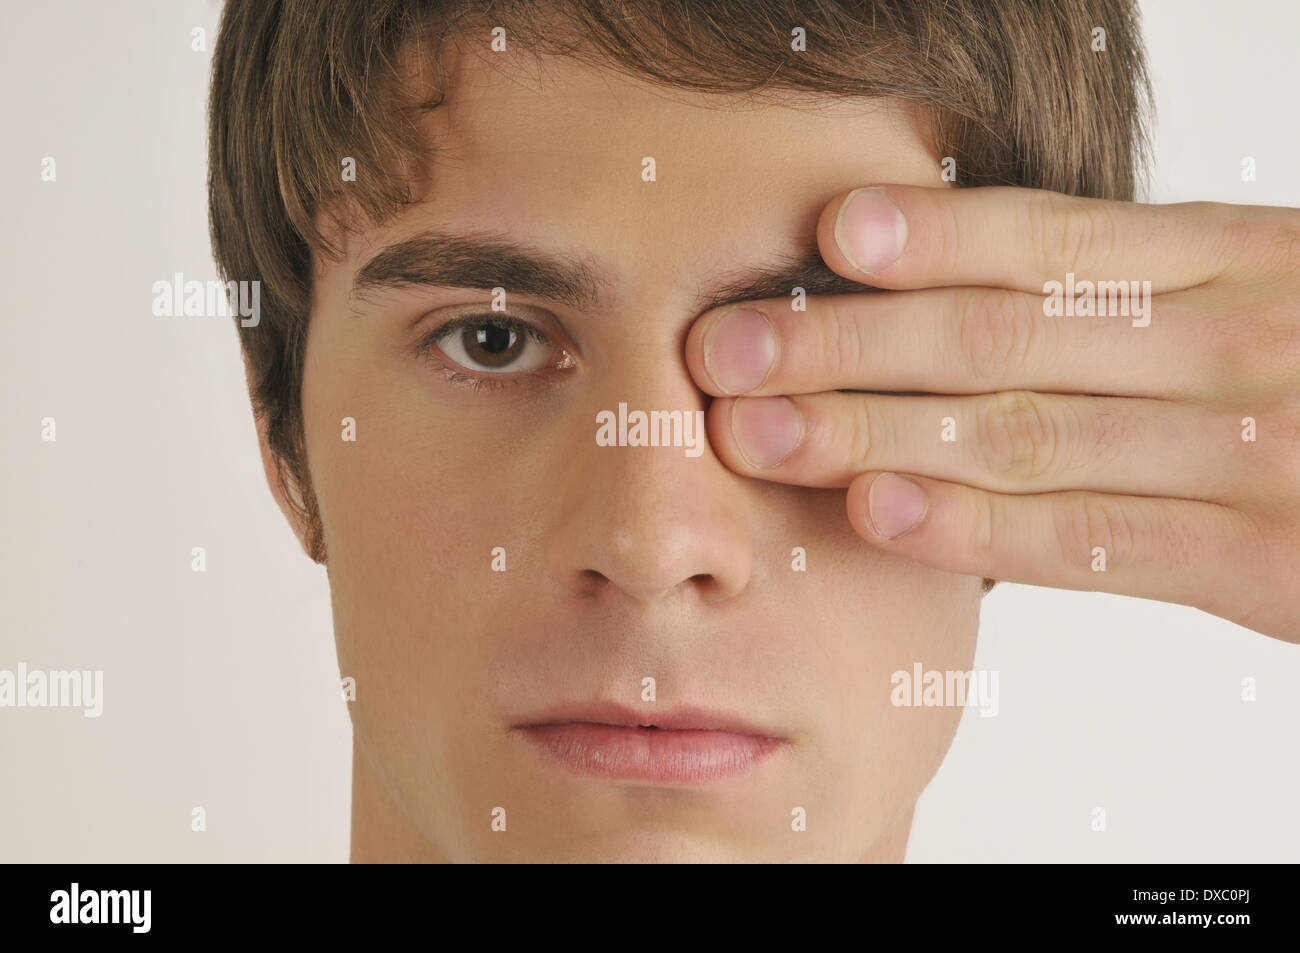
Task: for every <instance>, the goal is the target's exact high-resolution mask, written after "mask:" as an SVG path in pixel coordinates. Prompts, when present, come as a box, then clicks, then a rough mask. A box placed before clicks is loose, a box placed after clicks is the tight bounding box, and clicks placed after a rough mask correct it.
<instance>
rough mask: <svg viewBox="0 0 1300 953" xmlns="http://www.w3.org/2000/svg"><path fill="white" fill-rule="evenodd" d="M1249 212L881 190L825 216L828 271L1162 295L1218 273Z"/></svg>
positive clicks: (895, 282)
mask: <svg viewBox="0 0 1300 953" xmlns="http://www.w3.org/2000/svg"><path fill="white" fill-rule="evenodd" d="M1243 215H1244V213H1243V212H1242V211H1241V210H1240V209H1238V208H1237V207H1235V206H1232V205H1226V204H1219V203H1213V202H1184V203H1179V204H1175V205H1142V204H1138V203H1135V202H1112V201H1108V200H1105V199H1093V198H1081V197H1078V196H1069V195H1062V194H1060V193H1057V192H1047V191H1043V190H1040V189H1022V188H1013V187H1003V186H996V187H989V188H973V189H951V188H926V187H923V186H914V185H882V186H873V187H869V188H865V189H855V190H853V191H852V192H848V193H845V194H844V195H842V196H839V197H837V198H836V199H835V200H833V201H832V202H831V203H830V204H829V205H827V206H826V208H825V209H823V211H822V214H821V217H820V219H819V220H818V224H817V240H818V245H819V246H820V249H821V254H822V257H823V258H824V259H825V261H826V264H827V265H829V266H830V267H831V268H832V269H834V270H835V271H836V272H838V273H839V274H841V275H844V276H846V277H850V278H859V279H860V280H862V281H863V282H864V283H868V284H871V285H873V286H875V287H879V288H892V289H904V288H936V287H948V286H953V285H987V286H994V287H1000V288H1009V289H1013V290H1019V291H1024V292H1026V293H1037V294H1042V293H1043V290H1044V289H1043V286H1044V284H1045V283H1046V282H1049V281H1057V282H1064V281H1065V280H1066V275H1067V274H1070V273H1072V274H1073V275H1074V276H1075V280H1076V281H1082V280H1089V281H1098V280H1104V281H1124V282H1129V281H1136V282H1138V283H1139V289H1140V288H1141V282H1144V281H1149V282H1150V290H1151V293H1152V294H1162V293H1165V292H1169V291H1177V290H1179V289H1182V288H1189V287H1192V286H1193V285H1198V284H1201V283H1202V282H1205V281H1208V280H1210V279H1212V278H1214V277H1215V276H1216V275H1217V274H1219V273H1220V272H1221V271H1222V270H1223V268H1224V262H1225V261H1226V260H1231V259H1232V257H1233V256H1234V254H1235V252H1236V249H1235V248H1234V247H1233V242H1234V240H1236V239H1239V238H1240V237H1241V235H1242V234H1243V228H1242V226H1241V223H1242V222H1243Z"/></svg>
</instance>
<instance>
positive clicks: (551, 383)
mask: <svg viewBox="0 0 1300 953" xmlns="http://www.w3.org/2000/svg"><path fill="white" fill-rule="evenodd" d="M511 55H512V56H513V55H514V54H511ZM448 76H449V81H450V87H451V89H452V90H453V95H452V96H451V97H450V99H449V101H448V103H447V104H446V105H444V106H443V107H441V108H440V109H438V110H436V111H434V112H433V113H431V114H430V115H429V117H428V120H427V123H428V124H427V128H426V131H427V133H428V135H429V136H430V138H431V141H435V142H437V143H438V144H439V146H440V148H442V149H443V150H445V151H444V153H443V155H442V156H441V159H440V161H439V162H438V163H437V164H436V165H435V167H434V168H433V169H432V170H431V174H430V175H429V176H428V179H427V188H425V189H424V190H423V192H422V194H420V195H419V197H418V198H419V201H418V202H416V203H415V204H414V205H412V206H409V207H407V208H405V209H404V210H403V211H402V212H401V214H400V215H399V216H397V217H396V218H394V219H392V220H390V221H388V222H385V223H384V224H383V225H370V224H367V225H365V226H364V227H361V228H359V229H358V230H357V231H356V232H355V233H353V234H351V235H349V236H348V237H347V240H346V244H345V248H344V254H343V256H342V257H341V259H340V260H338V261H327V260H319V261H318V267H317V272H316V275H315V280H314V286H313V311H312V315H311V329H310V333H309V340H308V344H307V354H306V363H305V372H304V380H303V395H302V396H303V405H304V412H305V419H306V426H305V438H306V447H307V457H308V460H309V468H310V477H311V480H312V483H313V486H314V490H315V493H316V497H317V500H318V503H319V506H320V515H321V522H322V526H323V531H324V538H325V542H326V546H327V548H328V573H329V580H330V589H331V594H332V603H333V610H334V621H335V635H336V643H337V650H338V657H339V664H340V671H341V674H342V675H343V676H345V677H351V678H354V679H355V680H356V692H357V696H356V700H355V701H353V702H351V703H350V704H349V710H350V713H351V716H352V720H353V726H354V738H355V742H354V752H355V754H354V766H353V775H354V785H353V794H354V796H353V832H352V857H353V860H355V861H380V860H383V861H390V860H428V861H457V862H460V861H479V860H507V861H541V860H546V861H579V860H586V861H793V860H832V861H862V860H865V861H901V860H902V859H903V854H904V851H905V848H906V841H907V834H908V830H909V828H910V825H911V819H912V813H913V808H914V806H915V803H916V800H917V797H918V796H919V795H920V793H921V791H922V790H923V789H924V787H925V786H926V784H927V783H928V782H929V780H930V778H931V777H932V776H933V774H934V772H935V770H936V769H937V767H938V765H939V763H940V762H941V761H942V759H943V756H944V754H945V753H946V751H947V749H948V746H949V744H950V743H951V740H952V737H953V734H954V732H955V729H956V725H957V722H958V719H959V717H960V714H961V712H960V710H959V709H956V708H937V707H917V708H911V707H895V706H894V705H892V704H891V701H890V694H891V683H890V676H891V674H892V673H893V672H895V671H899V670H908V671H910V670H911V668H912V666H913V664H914V663H916V662H920V663H921V664H922V665H923V666H924V667H925V668H926V669H932V670H941V671H948V670H953V671H964V670H967V669H969V668H970V667H971V662H972V658H973V654H974V647H975V637H976V631H977V626H978V613H979V601H980V595H979V593H980V577H979V576H978V575H977V574H973V573H965V572H952V571H948V570H943V569H935V568H931V567H928V566H925V565H922V564H921V563H918V562H916V561H914V560H912V559H909V558H907V557H906V556H902V555H898V554H894V553H890V552H887V551H885V550H884V549H882V548H878V547H874V546H871V545H867V544H865V543H864V542H863V539H862V538H861V537H860V536H859V534H858V532H857V531H856V528H855V526H854V525H853V524H852V523H851V522H850V521H848V520H846V519H845V518H844V505H845V494H844V492H843V490H842V489H834V488H809V487H801V486H792V485H786V484H784V483H781V482H776V481H772V480H766V479H753V478H752V477H751V476H750V475H747V474H743V473H739V472H736V470H735V469H734V468H733V467H731V466H729V465H728V464H729V461H728V460H727V459H726V456H725V453H726V451H725V449H724V450H723V451H721V452H720V451H718V450H717V449H716V448H712V447H706V448H705V451H704V453H703V454H702V455H701V456H698V457H694V458H692V457H688V456H686V455H685V454H684V453H683V451H682V449H681V448H678V447H658V448H653V447H605V446H598V445H597V443H596V440H595V434H596V424H595V419H596V414H597V413H598V412H599V411H602V410H614V409H616V408H617V407H618V404H619V403H620V402H626V403H627V404H628V406H629V408H631V409H643V410H652V409H660V410H673V409H677V410H683V411H687V410H690V411H694V410H697V409H708V407H709V404H710V400H709V398H708V396H707V395H706V394H705V393H704V392H703V390H702V388H701V386H700V385H699V383H698V381H696V380H693V379H692V376H691V373H690V370H689V369H688V365H687V362H686V361H684V360H683V358H682V355H683V354H684V353H685V351H684V349H685V347H686V344H687V338H688V333H689V332H690V331H691V327H692V323H693V322H694V321H695V320H696V318H698V317H699V316H700V310H699V308H698V306H697V304H696V292H697V290H698V289H699V288H700V287H701V286H706V287H707V286H710V285H712V284H713V283H714V282H715V281H716V280H717V278H718V276H719V275H721V274H723V273H726V272H731V271H734V270H738V269H741V268H747V267H751V266H754V265H759V264H765V263H770V262H772V261H773V260H775V259H778V258H781V257H783V256H791V255H796V254H797V253H798V252H799V251H801V250H803V251H807V250H810V249H812V248H814V247H815V243H816V241H817V237H818V223H819V219H820V216H821V215H822V214H823V210H824V209H825V208H826V206H827V204H828V203H829V202H831V201H832V200H833V199H834V198H835V197H836V196H837V195H842V194H844V193H845V192H846V191H847V190H849V189H851V188H852V187H854V186H856V185H857V184H858V183H859V182H861V181H862V180H863V179H864V178H865V179H867V180H883V181H891V182H901V183H911V184H916V185H922V184H927V183H934V182H936V181H937V180H938V170H939V167H940V159H939V157H938V156H937V155H935V154H934V152H933V150H931V149H930V148H929V147H928V146H927V145H926V143H925V142H924V140H923V138H922V136H921V135H920V133H919V132H918V128H919V127H918V123H917V121H916V120H917V117H916V116H915V115H913V114H912V113H910V112H909V111H908V110H907V109H905V108H903V107H902V106H901V105H899V104H890V103H880V102H859V103H854V104H850V105H844V104H840V105H835V106H832V105H831V104H829V103H825V102H819V101H817V100H813V99H810V100H808V101H807V102H806V103H803V104H801V107H802V108H796V107H793V106H791V105H788V104H784V105H771V104H765V103H759V102H755V101H751V100H748V99H745V98H742V97H737V96H719V95H704V94H696V93H687V92H684V91H680V90H674V91H672V92H671V93H669V92H666V91H664V90H662V89H656V88H655V87H652V86H650V85H648V84H643V83H641V82H638V81H634V80H629V79H626V78H624V77H621V76H618V75H616V74H614V73H611V72H608V71H598V70H594V69H589V68H586V67H582V66H579V65H577V64H575V63H573V62H572V61H568V60H550V61H548V62H546V63H545V69H544V70H539V69H537V68H536V64H535V63H531V62H530V63H524V64H520V63H517V62H514V61H512V60H507V59H505V58H504V56H501V57H497V58H494V59H492V60H491V62H488V61H487V60H486V59H485V58H484V57H481V56H474V55H463V56H456V57H453V58H452V60H451V61H450V62H449V64H448ZM786 99H787V102H788V101H789V97H786ZM647 155H649V156H653V157H654V158H655V160H656V163H657V173H658V178H657V181H654V182H645V181H642V178H641V170H642V165H641V160H642V157H644V156H647ZM435 227H436V228H440V229H449V228H457V229H480V230H490V231H492V232H494V233H504V234H506V235H508V236H510V237H511V238H513V239H515V240H518V241H522V242H526V243H528V244H529V245H531V246H535V247H537V248H540V249H543V250H545V251H548V252H553V253H560V252H567V253H571V254H576V255H584V256H588V257H590V258H592V259H593V260H594V261H595V262H596V264H597V266H598V267H599V268H600V269H601V270H602V271H603V272H605V274H606V278H607V282H608V286H607V291H608V298H607V300H606V301H604V302H603V304H602V306H601V307H600V308H599V309H598V310H583V309H578V308H575V307H572V306H570V305H568V304H566V303H563V302H559V301H551V300H545V299H536V298H531V297H529V296H526V295H514V294H510V290H509V288H508V287H507V308H506V313H507V314H511V315H514V316H516V317H518V318H519V319H521V320H527V321H529V322H531V323H533V324H535V325H536V326H537V327H538V329H539V330H540V331H541V332H542V333H543V334H545V335H546V336H547V337H548V338H549V339H550V341H551V342H553V344H554V345H555V346H556V354H557V355H561V354H567V355H568V357H567V359H563V360H558V361H557V362H555V365H554V366H548V367H545V368H542V369H539V370H530V371H527V372H521V373H515V374H510V375H507V376H509V377H510V378H511V379H512V380H511V382H510V386H504V387H496V388H492V387H486V386H483V385H481V384H480V385H479V386H477V387H476V386H474V385H472V384H467V383H466V382H463V381H461V382H457V381H453V380H449V379H448V377H447V374H446V373H445V371H444V370H443V369H440V368H439V367H438V366H437V364H436V363H435V362H434V361H431V360H430V359H429V358H428V357H427V356H421V355H419V354H418V353H417V352H416V346H417V344H418V343H419V341H420V340H421V339H423V338H424V337H425V336H427V335H428V333H429V332H430V331H431V330H433V329H434V328H436V327H438V326H439V325H440V324H441V323H442V322H445V321H446V320H448V319H449V318H450V317H451V316H452V309H455V313H456V314H457V315H459V314H461V313H463V312H464V311H466V310H470V309H469V308H466V307H465V306H473V308H472V310H473V311H475V312H478V313H484V312H487V311H488V305H489V302H490V297H489V295H488V293H487V292H486V291H485V290H482V289H478V288H430V287H410V288H404V289H399V290H389V291H384V292H382V293H378V294H375V295H372V296H370V297H368V298H367V299H366V300H364V301H356V300H352V299H351V298H350V297H349V291H350V286H351V282H352V280H353V278H354V276H355V275H356V274H357V273H358V271H359V270H360V269H361V268H362V267H363V266H364V265H365V264H366V263H367V262H368V261H369V260H370V259H372V258H373V257H374V256H375V255H376V254H378V253H379V252H380V251H381V250H382V249H383V248H384V247H386V246H388V245H390V244H391V243H392V242H394V241H397V240H399V239H402V238H406V237H411V236H415V235H419V234H421V233H422V232H424V231H425V230H427V229H430V228H435ZM484 277H485V280H486V281H487V283H488V287H491V285H493V284H497V283H498V282H497V281H496V280H495V278H494V276H490V275H489V276H484ZM810 300H811V299H810ZM490 317H491V315H490V314H489V315H488V319H489V320H490ZM436 360H438V361H441V362H442V364H443V365H444V366H445V365H446V363H447V361H448V355H447V354H445V353H444V354H439V355H437V356H436ZM566 362H567V364H566ZM458 373H461V374H462V375H466V374H477V372H475V371H473V370H466V369H464V368H461V369H459V370H458ZM478 376H483V377H486V376H488V375H482V374H479V375H478ZM714 405H715V407H716V406H717V403H716V402H715V404H714ZM344 417H351V418H354V419H355V421H356V440H355V442H349V441H345V440H343V439H341V436H340V434H341V426H340V421H341V420H342V418H344ZM711 435H713V434H711ZM263 459H264V461H265V462H266V464H267V471H268V479H269V480H270V481H271V485H272V489H273V491H274V492H275V493H276V495H277V498H278V499H279V500H280V501H281V505H282V508H284V509H285V511H286V515H288V516H289V518H290V519H291V521H292V520H293V514H292V511H291V510H290V509H289V507H288V506H287V505H286V489H285V487H283V486H282V485H281V484H280V483H279V481H278V479H277V478H276V475H275V469H274V467H273V465H272V464H273V461H272V460H271V457H270V454H269V451H268V450H267V449H266V447H265V441H264V440H263ZM295 529H296V531H297V532H298V533H299V536H300V538H302V536H303V534H304V528H303V527H302V526H301V525H295ZM498 546H500V547H504V549H505V551H506V556H507V571H505V572H493V571H491V565H492V550H493V547H498ZM795 547H803V548H804V549H805V550H806V552H807V571H806V572H795V571H793V569H792V550H793V549H794V548H795ZM646 676H652V677H654V678H655V679H656V681H657V701H656V702H643V701H642V700H641V685H642V678H644V677H646ZM598 699H608V700H613V701H617V702H620V703H623V704H625V705H628V706H631V707H633V708H636V709H638V710H639V711H645V713H646V715H647V718H650V717H652V714H653V711H654V708H655V706H656V705H658V706H661V707H662V706H671V705H697V706H704V707H708V708H713V709H719V710H724V711H728V712H731V713H733V714H735V715H738V716H740V717H743V718H746V719H748V720H750V721H757V722H760V723H762V724H764V725H767V726H771V727H773V728H774V729H776V730H778V731H779V733H780V734H781V735H782V736H783V737H785V738H786V740H787V743H786V744H785V745H784V746H783V747H782V749H781V750H780V751H778V752H777V753H775V754H774V755H773V756H771V757H770V758H768V759H767V760H765V761H763V762H761V763H760V764H758V765H757V766H756V767H755V769H754V770H753V771H752V772H751V773H750V774H748V775H747V776H745V777H743V778H738V779H732V780H727V781H722V782H715V783H712V784H708V785H697V786H681V785H678V786H672V785H655V784H649V783H645V782H626V781H610V780H606V779H600V778H593V777H589V776H583V775H578V774H574V773H572V772H570V771H569V770H568V769H566V768H564V767H561V766H559V765H557V764H556V763H554V762H552V761H550V760H548V759H546V758H544V757H543V756H542V755H540V754H539V753H538V752H537V751H536V750H534V749H533V748H532V747H531V746H529V745H528V744H526V743H525V742H524V741H523V740H522V739H521V738H520V737H519V735H518V732H515V731H512V730H511V729H512V726H513V725H515V724H517V723H519V722H520V720H521V719H524V718H526V717H527V716H529V715H531V714H535V713H536V712H539V711H540V710H542V709H543V708H545V707H546V706H548V705H551V704H553V703H555V702H558V701H561V700H568V701H594V700H598ZM498 806H501V807H504V808H505V809H506V811H507V818H508V826H507V830H506V831H505V832H494V831H492V830H491V826H490V823H491V812H492V810H493V808H495V807H498ZM796 807H802V808H804V809H805V811H806V812H807V818H808V821H807V830H806V831H803V832H796V831H792V829H791V817H792V810H793V809H794V808H796Z"/></svg>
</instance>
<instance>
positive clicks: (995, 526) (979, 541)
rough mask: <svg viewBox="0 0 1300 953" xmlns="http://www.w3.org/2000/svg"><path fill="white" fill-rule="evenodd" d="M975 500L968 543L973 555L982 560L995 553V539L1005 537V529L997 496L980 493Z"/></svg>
mask: <svg viewBox="0 0 1300 953" xmlns="http://www.w3.org/2000/svg"><path fill="white" fill-rule="evenodd" d="M976 500H977V502H976V503H975V506H974V508H973V512H972V516H971V521H972V524H973V525H972V526H971V534H970V545H971V549H972V550H973V555H974V556H975V557H976V558H977V559H978V560H980V561H984V560H988V559H992V558H994V557H995V556H996V555H997V550H996V546H997V541H998V540H1000V539H1004V538H1005V531H1004V526H1003V520H1002V518H1001V517H1000V516H999V507H998V503H997V497H995V496H994V495H993V494H992V493H980V494H977V496H976Z"/></svg>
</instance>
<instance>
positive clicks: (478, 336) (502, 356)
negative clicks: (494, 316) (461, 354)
mask: <svg viewBox="0 0 1300 953" xmlns="http://www.w3.org/2000/svg"><path fill="white" fill-rule="evenodd" d="M462 340H463V342H464V344H465V351H466V353H468V354H469V356H470V358H471V359H473V360H474V361H476V362H477V363H479V364H482V365H483V366H485V367H505V366H506V365H508V364H512V363H514V360H515V358H517V357H518V356H519V351H520V345H521V343H522V342H521V339H520V337H519V335H518V334H516V333H515V332H514V331H512V330H511V329H510V328H504V327H502V326H501V325H499V324H480V325H478V326H477V327H471V328H466V329H465V332H464V334H463V336H462Z"/></svg>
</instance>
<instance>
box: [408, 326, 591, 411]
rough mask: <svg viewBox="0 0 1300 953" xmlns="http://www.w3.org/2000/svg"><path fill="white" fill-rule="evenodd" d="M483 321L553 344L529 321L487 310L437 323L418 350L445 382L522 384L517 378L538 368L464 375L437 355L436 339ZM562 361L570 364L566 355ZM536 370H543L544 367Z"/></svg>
mask: <svg viewBox="0 0 1300 953" xmlns="http://www.w3.org/2000/svg"><path fill="white" fill-rule="evenodd" d="M485 324H491V325H493V326H495V327H500V328H506V329H507V330H510V331H514V332H515V333H516V334H527V335H528V336H529V337H530V338H532V339H533V340H534V341H536V342H537V343H538V344H541V345H543V346H546V347H551V348H554V347H555V345H554V344H553V343H551V339H550V338H548V337H547V336H546V335H545V334H543V333H542V332H541V331H539V330H538V329H537V328H536V327H535V326H534V325H532V324H530V323H529V322H527V321H523V320H520V319H519V318H515V317H512V316H510V315H508V314H500V313H498V312H488V313H483V314H467V315H464V316H463V317H459V318H452V319H451V320H450V321H448V322H446V323H445V324H442V325H439V326H438V327H437V328H435V329H434V330H433V331H430V332H429V333H428V334H426V335H425V336H424V338H423V340H421V341H420V344H419V351H420V353H421V354H423V355H424V357H425V359H426V360H427V361H429V363H431V364H432V365H433V366H434V367H435V368H437V370H439V371H440V372H441V373H442V374H443V376H445V377H446V378H447V380H448V381H450V382H451V383H453V384H456V385H458V386H460V387H467V388H469V389H470V390H472V391H475V392H477V391H480V390H490V391H500V390H504V389H506V388H512V387H518V386H519V385H520V383H522V381H521V380H520V378H521V377H522V376H523V375H526V374H536V373H538V371H520V372H519V373H518V375H511V374H484V375H482V376H479V375H475V374H472V373H471V374H466V373H463V372H461V371H458V370H456V368H455V367H452V366H451V364H449V363H448V361H450V360H451V358H449V357H448V358H446V360H444V359H443V357H446V355H443V357H439V356H438V355H439V354H441V353H442V349H441V348H440V347H438V343H439V342H440V341H443V340H446V339H447V338H448V337H450V336H451V335H452V334H455V333H456V332H458V331H463V330H464V329H465V328H472V327H481V326H483V325H485ZM565 360H566V363H565V365H564V366H566V367H567V366H572V365H571V361H572V359H571V358H569V356H568V355H567V354H566V355H565ZM539 370H545V368H541V369H539Z"/></svg>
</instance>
